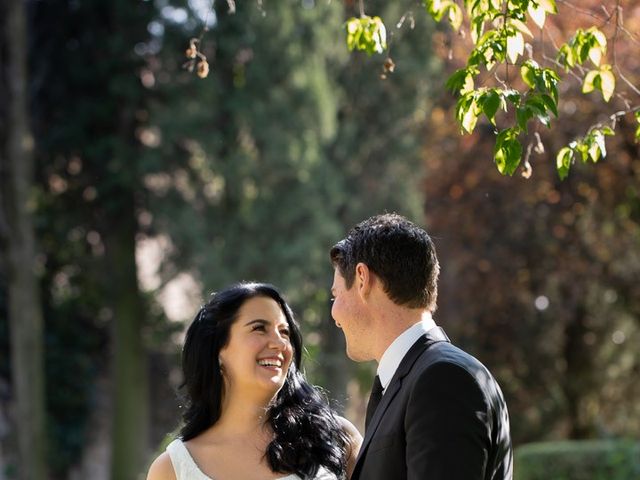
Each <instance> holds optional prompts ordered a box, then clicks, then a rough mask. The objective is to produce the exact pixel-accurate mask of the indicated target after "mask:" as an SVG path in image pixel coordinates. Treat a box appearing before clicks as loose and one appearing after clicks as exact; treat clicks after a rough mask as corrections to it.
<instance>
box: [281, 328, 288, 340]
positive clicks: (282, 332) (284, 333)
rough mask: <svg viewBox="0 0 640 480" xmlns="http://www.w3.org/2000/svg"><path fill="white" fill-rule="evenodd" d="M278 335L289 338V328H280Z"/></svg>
mask: <svg viewBox="0 0 640 480" xmlns="http://www.w3.org/2000/svg"><path fill="white" fill-rule="evenodd" d="M280 335H282V336H283V337H287V338H289V330H280Z"/></svg>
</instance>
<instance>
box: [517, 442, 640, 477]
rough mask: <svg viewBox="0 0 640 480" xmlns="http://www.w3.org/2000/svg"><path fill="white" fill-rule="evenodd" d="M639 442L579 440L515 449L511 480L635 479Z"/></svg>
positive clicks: (638, 467)
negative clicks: (512, 479)
mask: <svg viewBox="0 0 640 480" xmlns="http://www.w3.org/2000/svg"><path fill="white" fill-rule="evenodd" d="M638 479H640V443H639V442H634V441H630V440H580V441H561V442H542V443H529V444H525V445H522V446H520V447H518V448H516V450H515V453H514V480H638Z"/></svg>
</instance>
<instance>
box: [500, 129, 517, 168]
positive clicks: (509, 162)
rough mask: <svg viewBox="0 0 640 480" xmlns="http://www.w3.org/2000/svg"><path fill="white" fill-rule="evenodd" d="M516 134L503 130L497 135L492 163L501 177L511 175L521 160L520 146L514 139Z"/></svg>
mask: <svg viewBox="0 0 640 480" xmlns="http://www.w3.org/2000/svg"><path fill="white" fill-rule="evenodd" d="M517 135H518V132H517V131H516V130H513V129H506V130H503V131H502V132H500V133H499V134H498V137H497V139H496V147H495V150H494V161H495V162H496V166H497V167H498V171H499V172H500V173H501V174H502V175H513V173H514V172H515V171H516V168H518V165H519V164H520V160H521V158H522V145H521V144H520V142H519V141H518V139H517V138H516V137H517Z"/></svg>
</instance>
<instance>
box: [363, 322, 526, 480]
mask: <svg viewBox="0 0 640 480" xmlns="http://www.w3.org/2000/svg"><path fill="white" fill-rule="evenodd" d="M512 476H513V474H512V449H511V436H510V432H509V415H508V413H507V406H506V403H505V401H504V397H503V395H502V392H501V391H500V387H499V386H498V384H497V382H496V381H495V379H494V378H493V377H492V376H491V374H490V373H489V371H488V370H487V369H486V368H485V367H484V365H482V364H481V363H480V362H479V361H478V360H476V359H475V358H474V357H472V356H471V355H469V354H467V353H465V352H463V351H462V350H460V349H459V348H457V347H455V346H453V345H452V344H451V343H450V342H449V339H448V338H447V336H446V335H445V333H444V331H443V330H442V329H441V328H440V327H436V328H433V329H431V330H429V331H428V332H427V333H426V334H425V335H423V336H422V337H421V338H420V339H419V340H418V341H417V342H416V343H415V344H414V345H413V346H412V347H411V349H410V350H409V352H408V353H407V354H406V355H405V357H404V358H403V359H402V362H401V363H400V366H399V367H398V370H397V371H396V373H395V375H394V376H393V378H392V379H391V382H390V383H389V386H388V387H387V390H386V391H385V394H384V396H383V397H382V400H381V401H380V404H379V405H378V408H377V409H376V411H375V414H374V415H373V417H372V418H371V422H370V423H369V425H368V427H367V429H366V431H365V436H364V440H363V442H362V447H361V449H360V454H359V456H358V460H357V462H356V466H355V470H354V472H353V475H352V477H351V478H352V479H353V480H378V479H380V480H404V479H409V480H418V479H420V480H504V479H509V480H510V479H511V478H512Z"/></svg>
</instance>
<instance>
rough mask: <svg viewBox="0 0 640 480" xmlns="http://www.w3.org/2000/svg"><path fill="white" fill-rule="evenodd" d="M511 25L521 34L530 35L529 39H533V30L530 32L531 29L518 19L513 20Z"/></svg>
mask: <svg viewBox="0 0 640 480" xmlns="http://www.w3.org/2000/svg"><path fill="white" fill-rule="evenodd" d="M509 23H510V24H511V25H513V26H514V27H516V30H518V31H519V32H521V33H524V34H525V35H529V37H531V38H533V33H531V30H529V27H527V25H526V24H525V23H524V22H522V21H520V20H516V19H511V21H510V22H509Z"/></svg>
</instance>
